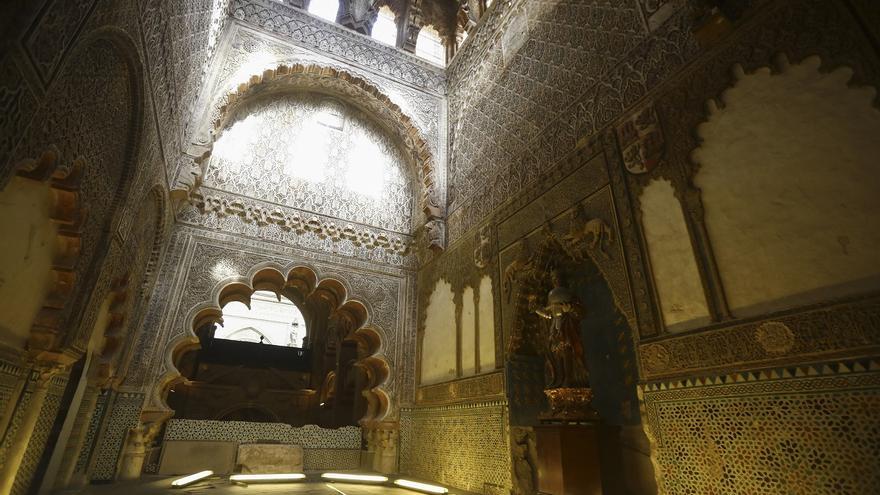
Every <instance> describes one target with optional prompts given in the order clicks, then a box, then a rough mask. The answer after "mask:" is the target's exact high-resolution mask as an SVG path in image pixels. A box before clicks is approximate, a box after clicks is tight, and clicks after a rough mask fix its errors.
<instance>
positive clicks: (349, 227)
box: [192, 188, 412, 257]
mask: <svg viewBox="0 0 880 495" xmlns="http://www.w3.org/2000/svg"><path fill="white" fill-rule="evenodd" d="M192 204H193V205H194V206H195V207H196V208H198V210H199V211H200V212H201V213H202V214H203V215H216V216H217V217H221V218H222V217H235V218H238V219H240V220H241V221H242V222H243V223H244V224H251V225H255V226H257V227H267V226H270V225H274V226H277V227H278V228H279V229H280V230H281V231H282V232H285V233H290V234H294V235H295V236H300V235H302V234H306V233H312V234H314V235H316V236H317V237H318V238H320V239H322V240H323V239H329V240H330V241H333V242H340V241H349V242H351V243H352V244H353V245H354V246H355V247H360V248H365V249H369V250H373V249H380V250H383V251H385V252H387V253H388V254H391V255H394V256H399V257H402V256H406V255H407V254H409V251H410V245H411V244H412V239H411V238H410V237H409V236H404V235H400V234H397V233H394V232H389V231H386V230H383V229H378V228H372V227H366V226H363V225H355V224H351V223H342V222H341V221H339V220H338V219H333V218H330V217H325V216H322V215H316V214H313V213H308V212H301V211H299V210H296V209H293V208H283V207H280V206H271V205H263V204H260V203H259V202H257V201H255V200H249V199H246V198H242V197H239V196H235V195H232V194H226V193H222V192H219V191H214V190H210V189H207V188H202V189H201V190H200V192H199V193H198V194H196V195H195V196H193V199H192ZM203 220H205V221H204V222H200V225H204V226H208V227H211V226H212V225H210V223H211V222H210V221H208V220H207V219H203ZM261 237H262V236H261ZM265 237H269V236H268V235H267V236H265ZM289 240H290V241H291V242H293V243H297V241H296V239H293V238H291V239H289Z"/></svg>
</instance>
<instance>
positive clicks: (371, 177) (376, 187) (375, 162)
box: [345, 135, 391, 200]
mask: <svg viewBox="0 0 880 495" xmlns="http://www.w3.org/2000/svg"><path fill="white" fill-rule="evenodd" d="M351 156H352V158H353V160H352V162H351V166H350V168H349V169H348V173H347V174H346V177H345V182H346V187H348V189H349V190H350V191H354V192H357V193H360V194H363V195H364V196H367V197H369V198H371V199H374V200H375V199H379V198H380V197H381V196H382V190H383V189H384V186H385V174H386V173H387V171H388V170H389V169H390V168H391V164H390V163H388V157H387V155H385V153H383V152H382V150H381V149H380V148H379V146H377V145H376V143H374V142H373V141H371V140H370V139H368V138H367V136H366V135H360V136H359V139H357V141H355V142H354V143H353V147H352V154H351Z"/></svg>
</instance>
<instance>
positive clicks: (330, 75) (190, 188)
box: [172, 64, 446, 249]
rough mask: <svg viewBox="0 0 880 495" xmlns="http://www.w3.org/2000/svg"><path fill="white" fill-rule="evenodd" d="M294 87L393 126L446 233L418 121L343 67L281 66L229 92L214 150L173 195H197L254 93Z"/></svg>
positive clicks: (434, 221)
mask: <svg viewBox="0 0 880 495" xmlns="http://www.w3.org/2000/svg"><path fill="white" fill-rule="evenodd" d="M295 91H311V92H316V93H323V94H328V95H330V96H335V97H339V98H341V99H343V100H344V101H346V102H349V103H351V104H353V105H354V106H355V107H357V108H359V109H360V110H362V111H364V112H365V113H367V114H369V115H370V116H371V117H372V119H373V120H375V121H376V122H377V123H378V124H379V125H380V126H381V127H382V128H383V129H385V130H386V131H389V132H390V133H391V135H392V136H394V137H395V138H396V139H397V140H398V141H399V144H400V145H401V148H402V150H403V151H404V152H405V153H404V154H405V155H407V158H408V159H409V161H410V162H411V163H410V168H411V169H412V173H413V175H414V177H416V178H417V179H418V183H419V189H420V193H419V197H418V200H419V207H420V208H421V210H422V211H423V212H424V214H425V216H426V223H427V224H428V225H430V229H434V231H435V232H445V229H443V228H442V227H440V226H439V224H438V222H442V221H443V219H444V217H445V214H446V212H445V205H444V204H443V200H442V197H443V196H442V194H441V191H440V187H441V182H440V180H439V178H440V174H439V172H438V169H437V164H436V162H435V159H434V157H433V156H432V153H431V148H430V145H429V143H428V141H427V140H426V139H425V137H424V136H423V135H422V132H421V131H420V130H419V129H418V127H417V125H416V123H415V122H414V121H413V120H412V118H410V117H409V116H408V115H406V114H405V113H404V112H403V111H402V110H401V108H400V107H399V106H398V105H397V104H395V103H394V102H392V101H391V99H390V98H388V96H386V95H385V94H384V93H383V92H382V91H381V90H380V89H378V88H377V87H376V86H374V85H373V84H371V83H370V82H368V81H366V80H364V79H362V78H360V77H358V76H356V75H353V74H351V73H349V72H346V71H344V70H339V69H335V68H331V67H324V66H319V65H311V64H309V65H303V64H293V65H289V66H288V65H279V66H278V67H276V68H274V69H268V70H265V71H263V72H262V73H261V74H257V75H253V76H251V78H250V79H249V80H248V81H247V82H246V83H243V84H240V85H239V86H238V88H237V89H236V90H235V91H232V92H231V93H229V94H227V95H226V96H225V98H224V100H225V102H226V103H225V104H224V105H223V106H221V107H220V109H219V112H218V116H217V118H216V120H215V121H214V123H213V132H212V140H211V141H212V142H211V144H210V146H209V150H208V151H207V152H206V153H204V154H203V155H202V156H200V157H199V158H197V159H195V160H194V163H193V164H191V165H189V166H188V167H184V169H183V170H182V171H180V173H179V176H178V179H177V181H176V184H175V185H174V191H172V195H173V197H174V199H175V200H176V201H178V202H180V201H181V200H183V199H185V198H186V197H188V196H190V195H192V194H193V193H194V192H195V191H196V190H197V189H198V187H199V186H200V185H201V181H202V177H203V175H204V172H205V167H206V166H207V163H208V158H209V157H210V155H211V150H212V149H213V145H214V143H215V142H216V141H217V139H218V138H219V137H220V135H222V133H223V131H224V130H225V129H226V128H227V127H228V126H229V125H231V124H232V123H233V122H234V121H235V119H236V118H237V117H238V115H237V114H238V113H239V110H240V109H242V108H243V107H244V106H245V104H246V103H247V102H249V101H252V100H253V99H254V98H258V97H260V98H262V97H265V96H267V95H280V94H284V93H290V92H295ZM434 237H435V238H437V239H436V240H435V242H433V244H432V245H431V247H432V249H443V248H444V247H445V241H444V239H442V237H443V236H442V235H435V236H434Z"/></svg>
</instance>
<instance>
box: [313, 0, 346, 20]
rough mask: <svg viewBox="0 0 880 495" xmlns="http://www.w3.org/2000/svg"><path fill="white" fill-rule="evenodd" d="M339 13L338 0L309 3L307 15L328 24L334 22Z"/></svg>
mask: <svg viewBox="0 0 880 495" xmlns="http://www.w3.org/2000/svg"><path fill="white" fill-rule="evenodd" d="M338 12H339V0H312V1H311V2H309V13H310V14H314V15H316V16H318V17H320V18H321V19H325V20H328V21H330V22H336V14H337V13H338Z"/></svg>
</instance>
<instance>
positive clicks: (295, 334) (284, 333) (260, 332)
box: [214, 290, 306, 347]
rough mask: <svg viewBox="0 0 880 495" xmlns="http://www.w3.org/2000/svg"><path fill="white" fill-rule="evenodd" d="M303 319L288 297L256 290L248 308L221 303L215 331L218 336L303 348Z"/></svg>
mask: <svg viewBox="0 0 880 495" xmlns="http://www.w3.org/2000/svg"><path fill="white" fill-rule="evenodd" d="M305 336H306V321H305V318H304V317H303V314H302V313H301V312H300V310H299V308H297V307H296V305H295V304H293V302H292V301H291V300H290V299H287V298H286V297H284V296H282V297H281V300H279V299H278V297H277V296H276V295H275V293H274V292H269V291H265V290H258V291H256V292H254V293H253V294H252V295H251V307H250V309H249V308H248V307H247V306H246V305H245V304H244V303H241V302H238V301H233V302H230V303H227V304H226V306H223V326H222V328H218V329H217V330H216V331H215V332H214V337H215V338H218V339H226V340H237V341H239V342H256V343H262V344H268V345H279V346H287V347H302V342H303V338H304V337H305Z"/></svg>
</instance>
